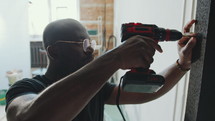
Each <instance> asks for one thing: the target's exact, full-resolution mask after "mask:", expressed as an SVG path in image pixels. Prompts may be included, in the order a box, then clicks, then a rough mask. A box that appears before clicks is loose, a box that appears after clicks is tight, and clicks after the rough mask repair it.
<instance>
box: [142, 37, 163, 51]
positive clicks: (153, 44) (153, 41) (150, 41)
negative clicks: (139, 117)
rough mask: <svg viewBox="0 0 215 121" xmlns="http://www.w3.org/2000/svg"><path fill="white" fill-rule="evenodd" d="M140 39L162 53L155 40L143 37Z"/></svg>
mask: <svg viewBox="0 0 215 121" xmlns="http://www.w3.org/2000/svg"><path fill="white" fill-rule="evenodd" d="M141 38H143V39H145V40H147V42H148V43H149V44H150V45H151V46H152V47H153V48H154V49H155V50H157V51H159V52H160V53H162V52H163V50H162V48H161V46H160V45H159V44H157V42H155V40H153V39H151V38H149V37H145V36H141Z"/></svg>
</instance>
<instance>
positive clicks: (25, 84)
mask: <svg viewBox="0 0 215 121" xmlns="http://www.w3.org/2000/svg"><path fill="white" fill-rule="evenodd" d="M43 89H45V85H44V84H43V83H41V82H40V81H38V80H36V79H22V80H20V81H17V82H16V83H14V84H13V85H12V86H11V87H10V88H9V90H8V91H7V93H6V109H7V106H8V104H10V102H11V101H12V100H13V99H15V98H16V97H18V96H21V95H24V94H27V93H34V94H38V93H39V92H41V91H42V90H43Z"/></svg>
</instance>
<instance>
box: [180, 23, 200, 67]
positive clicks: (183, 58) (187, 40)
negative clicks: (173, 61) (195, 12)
mask: <svg viewBox="0 0 215 121" xmlns="http://www.w3.org/2000/svg"><path fill="white" fill-rule="evenodd" d="M195 22H196V20H191V21H190V22H189V23H188V24H187V25H186V26H185V27H184V33H188V32H190V28H191V27H192V25H193V24H194V23H195ZM190 36H192V37H182V38H181V39H180V40H179V41H178V54H179V61H178V62H179V64H180V65H182V66H183V68H184V69H189V68H190V66H191V58H192V49H193V47H194V46H195V45H196V37H195V36H196V33H193V34H191V35H190Z"/></svg>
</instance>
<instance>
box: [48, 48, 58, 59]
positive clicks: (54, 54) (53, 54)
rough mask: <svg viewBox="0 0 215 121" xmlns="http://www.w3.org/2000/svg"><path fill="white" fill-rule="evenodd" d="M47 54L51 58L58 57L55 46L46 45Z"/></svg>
mask: <svg viewBox="0 0 215 121" xmlns="http://www.w3.org/2000/svg"><path fill="white" fill-rule="evenodd" d="M47 55H48V56H49V58H50V59H51V60H56V59H57V58H58V51H57V47H55V46H48V47H47Z"/></svg>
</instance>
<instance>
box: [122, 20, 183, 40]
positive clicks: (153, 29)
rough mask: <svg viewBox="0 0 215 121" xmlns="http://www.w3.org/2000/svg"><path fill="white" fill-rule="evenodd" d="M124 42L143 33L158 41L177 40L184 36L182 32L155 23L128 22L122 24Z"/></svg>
mask: <svg viewBox="0 0 215 121" xmlns="http://www.w3.org/2000/svg"><path fill="white" fill-rule="evenodd" d="M121 29H122V30H121V31H122V40H121V41H122V42H123V41H125V40H126V39H128V38H130V37H132V36H135V35H142V36H146V37H150V38H152V39H154V40H155V41H157V42H160V41H176V40H179V39H181V38H182V36H183V35H182V33H181V32H179V31H177V30H174V29H164V28H160V27H158V26H156V25H153V24H141V23H126V24H122V28H121Z"/></svg>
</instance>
